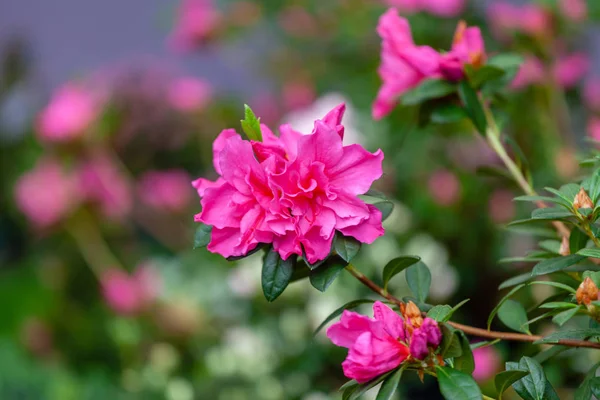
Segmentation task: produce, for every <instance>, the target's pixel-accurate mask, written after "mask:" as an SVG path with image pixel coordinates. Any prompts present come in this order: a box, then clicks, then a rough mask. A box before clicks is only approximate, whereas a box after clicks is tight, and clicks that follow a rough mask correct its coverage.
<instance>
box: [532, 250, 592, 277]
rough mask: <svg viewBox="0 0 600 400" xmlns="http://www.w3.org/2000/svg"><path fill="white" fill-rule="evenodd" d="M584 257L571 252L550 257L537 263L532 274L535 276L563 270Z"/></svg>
mask: <svg viewBox="0 0 600 400" xmlns="http://www.w3.org/2000/svg"><path fill="white" fill-rule="evenodd" d="M583 259H585V257H584V256H582V255H580V254H571V255H568V256H564V257H556V258H550V259H548V260H544V261H542V262H540V263H538V264H536V266H535V267H533V271H532V272H531V274H532V275H533V276H540V275H546V274H551V273H553V272H557V271H562V270H563V269H565V268H567V267H570V266H571V265H575V264H577V263H578V262H580V261H581V260H583Z"/></svg>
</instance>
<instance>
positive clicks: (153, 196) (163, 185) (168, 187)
mask: <svg viewBox="0 0 600 400" xmlns="http://www.w3.org/2000/svg"><path fill="white" fill-rule="evenodd" d="M138 193H139V196H140V199H141V200H142V201H143V202H144V203H146V204H148V205H149V206H150V207H153V208H156V209H165V210H166V211H172V212H179V211H183V210H185V208H186V207H187V206H188V204H189V202H190V199H191V194H192V192H191V191H190V178H189V175H188V173H187V172H185V171H183V170H178V169H173V170H167V171H150V172H146V173H145V174H144V175H143V176H142V177H141V179H140V182H139V184H138Z"/></svg>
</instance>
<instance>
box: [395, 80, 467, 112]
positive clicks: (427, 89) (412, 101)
mask: <svg viewBox="0 0 600 400" xmlns="http://www.w3.org/2000/svg"><path fill="white" fill-rule="evenodd" d="M455 91H456V86H455V85H453V84H452V83H450V82H448V81H447V80H444V79H426V80H424V81H423V82H421V84H419V85H418V86H417V87H416V88H414V89H411V90H409V91H408V92H406V93H404V94H403V95H402V100H401V101H402V104H404V105H407V106H410V105H416V104H421V103H424V102H425V101H427V100H433V99H439V98H440V97H445V96H448V95H450V94H452V93H454V92H455Z"/></svg>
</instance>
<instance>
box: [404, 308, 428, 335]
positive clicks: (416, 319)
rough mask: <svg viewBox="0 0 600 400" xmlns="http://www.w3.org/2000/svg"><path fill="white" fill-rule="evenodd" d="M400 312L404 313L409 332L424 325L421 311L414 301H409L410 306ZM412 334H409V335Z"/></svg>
mask: <svg viewBox="0 0 600 400" xmlns="http://www.w3.org/2000/svg"><path fill="white" fill-rule="evenodd" d="M400 311H401V312H402V315H404V318H405V320H406V321H407V322H408V326H407V328H408V329H409V330H412V329H416V328H419V327H420V326H421V324H422V323H423V317H422V316H421V310H419V307H417V305H416V304H415V303H413V302H412V301H409V302H408V304H407V305H406V306H405V307H404V308H403V309H401V310H400ZM411 328H412V329H411ZM410 333H411V332H409V334H410Z"/></svg>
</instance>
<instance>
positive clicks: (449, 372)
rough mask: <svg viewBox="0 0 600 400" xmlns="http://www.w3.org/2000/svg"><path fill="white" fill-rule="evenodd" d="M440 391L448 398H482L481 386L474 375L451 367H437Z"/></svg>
mask: <svg viewBox="0 0 600 400" xmlns="http://www.w3.org/2000/svg"><path fill="white" fill-rule="evenodd" d="M435 369H436V371H437V376H438V383H439V385H440V392H441V393H442V395H443V396H444V398H445V399H446V400H457V399H461V400H481V398H482V394H481V390H480V389H479V386H477V383H476V382H475V380H474V379H473V377H472V376H470V375H467V374H465V373H464V372H461V371H458V370H456V369H453V368H449V367H440V366H436V367H435Z"/></svg>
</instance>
